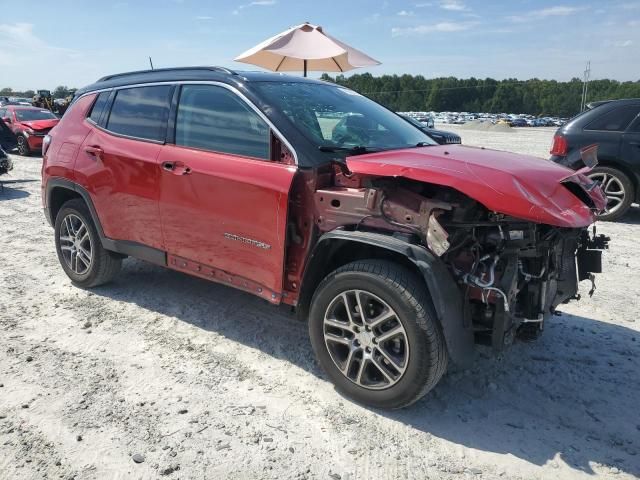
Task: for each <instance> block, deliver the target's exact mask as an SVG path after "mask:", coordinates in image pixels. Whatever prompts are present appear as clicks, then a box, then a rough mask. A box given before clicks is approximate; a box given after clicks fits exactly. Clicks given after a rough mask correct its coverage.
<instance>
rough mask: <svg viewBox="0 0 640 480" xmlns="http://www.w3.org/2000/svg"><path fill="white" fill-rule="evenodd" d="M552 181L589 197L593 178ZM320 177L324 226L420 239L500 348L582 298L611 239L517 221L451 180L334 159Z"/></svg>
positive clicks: (481, 337)
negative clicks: (373, 170) (581, 285)
mask: <svg viewBox="0 0 640 480" xmlns="http://www.w3.org/2000/svg"><path fill="white" fill-rule="evenodd" d="M559 184H561V185H563V188H565V189H566V192H567V193H569V194H570V193H571V192H574V196H573V198H574V199H575V200H576V201H578V202H581V205H583V206H585V205H586V204H587V200H586V199H585V200H580V195H582V197H587V196H588V195H589V193H590V192H589V191H588V189H589V188H592V187H591V186H590V185H587V184H585V183H584V182H583V179H582V178H574V179H571V180H570V181H566V182H565V183H564V184H562V183H559ZM326 185H327V186H325V187H323V188H318V189H317V190H316V191H315V194H314V195H315V196H314V202H313V203H314V209H315V212H314V216H315V220H316V227H317V228H319V230H320V232H321V233H324V232H330V231H332V230H335V229H337V228H340V229H343V230H353V231H374V232H381V231H383V232H387V234H389V235H393V236H395V237H397V238H402V239H403V240H405V241H406V242H408V243H411V244H415V245H421V246H422V247H424V248H425V249H426V250H428V251H429V252H430V253H431V254H432V255H433V256H434V257H435V258H436V259H439V260H437V261H439V262H442V263H443V264H444V265H445V266H446V269H447V270H448V271H449V273H450V275H451V276H452V277H453V279H454V281H455V282H456V283H457V285H458V287H459V289H460V292H461V298H462V301H463V305H462V310H463V311H464V312H465V316H466V317H467V318H466V320H465V323H467V322H470V323H471V324H472V329H473V334H474V337H475V342H476V343H480V344H485V345H489V346H491V347H493V349H495V350H498V351H499V350H502V349H503V348H505V347H506V346H509V345H510V344H511V343H513V341H514V339H515V338H516V336H519V337H521V338H524V339H531V338H535V337H537V336H538V334H539V333H540V332H541V331H542V329H543V327H544V322H545V320H546V319H547V318H548V317H549V316H551V315H553V314H554V312H555V309H556V307H557V306H558V305H559V304H561V303H563V302H567V301H569V300H571V299H577V298H579V295H578V282H579V281H581V280H590V281H591V285H592V286H591V290H590V294H592V293H593V291H594V290H595V281H594V274H596V273H600V272H601V270H602V262H601V256H602V251H603V250H605V249H607V248H608V241H609V238H608V237H605V236H604V235H597V234H596V232H595V228H594V229H593V231H592V232H589V231H588V230H587V227H585V226H582V225H575V226H572V225H567V226H564V225H549V224H544V223H537V222H534V221H531V220H529V219H524V220H523V219H521V218H517V217H515V216H513V215H508V214H504V213H500V212H497V211H495V210H490V209H488V208H486V207H485V206H484V205H483V204H482V203H480V202H478V201H476V200H474V199H472V198H470V197H469V196H468V195H466V194H464V193H462V192H460V191H458V190H457V189H455V188H451V187H450V186H443V185H436V184H430V183H426V182H421V181H415V180H412V179H408V178H402V177H395V178H393V177H392V178H390V177H376V176H373V175H362V174H358V173H352V172H350V171H348V170H347V169H346V168H345V167H344V166H338V165H336V166H335V167H334V172H333V173H332V175H331V181H328V182H326ZM578 189H583V190H584V192H585V193H584V194H581V193H580V192H582V190H580V192H578ZM575 192H578V193H575ZM563 193H564V191H563ZM594 197H595V202H598V201H599V200H598V199H599V196H598V195H597V194H594ZM589 198H591V197H589ZM593 204H594V202H593V201H592V202H591V205H590V206H591V207H593ZM587 206H588V205H587ZM593 208H596V207H593ZM442 321H446V319H442Z"/></svg>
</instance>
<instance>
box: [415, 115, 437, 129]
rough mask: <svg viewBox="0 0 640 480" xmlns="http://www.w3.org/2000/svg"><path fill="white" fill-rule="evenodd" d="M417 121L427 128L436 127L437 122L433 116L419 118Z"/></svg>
mask: <svg viewBox="0 0 640 480" xmlns="http://www.w3.org/2000/svg"><path fill="white" fill-rule="evenodd" d="M416 120H417V121H418V122H420V123H421V124H422V125H424V126H425V127H427V128H433V127H435V120H434V118H433V117H432V116H431V115H429V116H426V117H418V118H416Z"/></svg>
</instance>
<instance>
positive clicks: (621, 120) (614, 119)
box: [584, 105, 640, 132]
mask: <svg viewBox="0 0 640 480" xmlns="http://www.w3.org/2000/svg"><path fill="white" fill-rule="evenodd" d="M638 113H640V105H625V106H623V107H618V108H614V109H613V110H610V111H608V112H607V113H605V114H603V115H602V116H601V117H599V118H596V119H595V120H594V121H592V122H591V123H589V124H588V125H587V126H586V127H584V129H585V130H606V131H610V132H623V131H625V130H626V129H627V127H628V126H629V124H630V123H631V122H632V121H633V119H634V118H636V116H637V115H638Z"/></svg>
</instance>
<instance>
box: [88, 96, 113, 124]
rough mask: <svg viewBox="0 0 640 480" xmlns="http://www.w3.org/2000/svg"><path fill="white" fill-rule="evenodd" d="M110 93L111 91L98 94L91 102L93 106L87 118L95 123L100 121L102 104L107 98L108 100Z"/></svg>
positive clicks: (104, 103)
mask: <svg viewBox="0 0 640 480" xmlns="http://www.w3.org/2000/svg"><path fill="white" fill-rule="evenodd" d="M110 93H111V92H102V93H101V94H99V95H98V98H97V99H96V101H95V103H94V104H93V108H92V109H91V115H89V118H90V119H91V120H92V121H93V122H94V123H96V124H97V123H99V122H100V117H101V116H102V111H103V110H104V106H105V105H106V104H107V100H109V95H110Z"/></svg>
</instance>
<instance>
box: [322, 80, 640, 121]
mask: <svg viewBox="0 0 640 480" xmlns="http://www.w3.org/2000/svg"><path fill="white" fill-rule="evenodd" d="M321 78H322V79H323V80H326V81H330V82H334V83H337V84H339V85H343V86H345V87H348V88H351V89H352V90H355V91H357V92H359V93H361V94H363V95H366V96H367V97H370V98H371V99H373V100H375V101H377V102H379V103H382V104H383V105H385V106H387V107H388V108H390V109H392V110H395V111H400V112H406V111H432V110H433V111H436V112H445V111H449V112H491V113H527V114H531V115H536V116H558V117H571V116H573V115H575V114H577V113H579V112H580V106H581V105H580V103H581V98H582V80H580V79H579V78H573V79H571V80H570V81H568V82H558V81H556V80H540V79H537V78H533V79H530V80H517V79H515V78H509V79H506V80H494V79H492V78H485V79H480V78H474V77H471V78H455V77H441V78H431V79H427V78H424V77H423V76H422V75H416V76H414V75H382V76H380V77H374V76H373V75H371V74H370V73H363V74H356V75H351V76H349V77H345V76H344V75H338V76H336V77H335V78H334V77H331V76H329V75H327V74H323V75H322V77H321ZM639 97H640V80H638V81H635V82H619V81H617V80H593V81H591V82H589V90H588V98H587V102H592V101H596V100H608V99H617V98H639Z"/></svg>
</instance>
